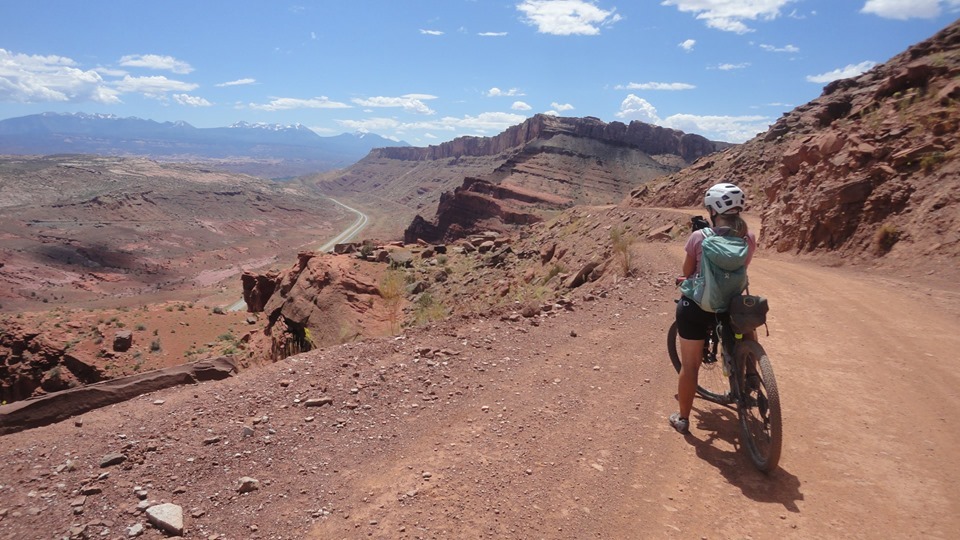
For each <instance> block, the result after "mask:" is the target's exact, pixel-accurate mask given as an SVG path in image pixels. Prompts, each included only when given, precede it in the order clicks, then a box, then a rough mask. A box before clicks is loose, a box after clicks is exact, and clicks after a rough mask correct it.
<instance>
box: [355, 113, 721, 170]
mask: <svg viewBox="0 0 960 540" xmlns="http://www.w3.org/2000/svg"><path fill="white" fill-rule="evenodd" d="M558 134H566V135H571V136H574V137H586V138H590V139H596V140H598V141H603V142H605V143H609V144H614V145H622V146H631V147H634V148H636V149H638V150H640V151H642V152H645V153H647V154H652V155H656V154H675V155H678V156H681V157H683V159H684V160H686V161H693V160H695V159H697V158H699V157H701V156H705V155H707V154H711V153H713V152H716V151H717V150H720V149H722V148H726V147H727V146H729V145H728V144H726V143H718V142H714V141H710V140H709V139H706V138H705V137H702V136H700V135H694V134H690V133H683V132H682V131H676V130H673V129H668V128H664V127H660V126H653V125H650V124H645V123H643V122H638V121H634V122H630V124H624V123H622V122H610V123H609V124H608V123H606V122H603V121H602V120H600V119H598V118H592V117H586V118H563V117H557V116H549V115H544V114H538V115H536V116H534V117H532V118H530V119H528V120H527V121H525V122H523V123H522V124H520V125H517V126H513V127H511V128H508V129H507V130H506V131H504V132H503V133H501V134H499V135H497V136H496V137H459V138H457V139H454V140H452V141H450V142H445V143H442V144H440V145H437V146H428V147H426V148H423V147H420V148H418V147H393V148H378V149H376V150H374V151H373V152H372V153H371V154H372V155H375V156H377V157H387V158H390V159H400V160H412V161H424V160H437V159H446V158H456V157H460V156H490V155H496V154H500V153H502V152H505V151H507V150H509V149H511V148H517V147H520V146H523V145H525V144H527V143H530V142H532V141H534V140H537V139H549V138H551V137H553V136H554V135H558Z"/></svg>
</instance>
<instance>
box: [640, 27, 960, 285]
mask: <svg viewBox="0 0 960 540" xmlns="http://www.w3.org/2000/svg"><path fill="white" fill-rule="evenodd" d="M958 77H960V22H957V23H954V24H953V25H951V26H949V27H947V28H946V29H944V30H943V31H941V32H940V33H938V34H936V35H935V36H934V37H932V38H931V39H929V40H927V41H924V42H922V43H919V44H917V45H915V46H913V47H911V48H910V49H908V50H907V51H906V52H904V53H902V54H900V55H898V56H896V57H894V58H892V59H891V60H890V61H888V62H887V63H885V64H883V65H880V66H877V67H875V68H874V69H872V70H870V71H868V72H867V73H864V74H863V75H860V76H858V77H855V78H851V79H843V80H839V81H834V82H832V83H830V84H828V85H827V86H826V87H825V88H824V90H823V93H822V95H821V96H820V97H819V98H817V99H815V100H813V101H811V102H810V103H808V104H805V105H803V106H800V107H797V108H796V109H794V110H793V111H791V112H789V113H788V114H785V115H784V116H783V117H782V118H780V119H779V120H778V121H777V122H776V123H775V124H774V125H772V126H771V127H770V129H769V130H768V131H767V132H766V133H763V134H761V135H758V136H757V137H756V138H754V139H753V140H751V141H749V142H747V143H745V144H743V145H741V146H739V147H736V148H732V149H728V150H726V151H724V152H722V153H719V154H715V155H712V156H708V157H705V158H701V159H700V160H699V161H698V162H697V163H695V164H694V165H693V166H691V167H689V168H687V169H685V170H684V171H681V172H680V173H677V174H675V175H671V176H669V177H667V178H665V179H663V180H662V181H658V182H656V183H653V184H651V185H648V186H643V187H641V188H638V189H636V190H635V191H634V193H633V204H634V205H637V206H641V205H678V206H686V205H699V204H701V203H700V201H701V197H702V194H703V191H704V189H706V188H707V187H708V186H710V185H711V184H713V183H715V182H718V181H721V180H730V181H735V182H738V183H740V184H742V185H743V186H744V187H745V188H746V189H747V190H748V193H749V194H750V196H751V206H752V209H753V210H754V211H756V212H760V213H761V214H762V215H763V238H762V239H761V241H762V243H763V244H764V245H766V246H771V247H773V248H775V249H776V250H778V251H791V252H833V253H837V254H840V255H842V256H850V255H853V256H857V257H866V258H872V257H874V256H876V255H884V254H886V253H888V252H890V251H893V252H894V253H895V254H896V253H899V255H896V256H898V257H901V258H914V257H922V258H924V259H927V260H929V261H930V262H931V264H930V266H931V267H932V266H934V263H933V261H935V260H941V259H942V260H943V261H945V263H946V262H947V261H951V260H953V259H954V258H955V257H956V256H957V255H960V212H957V204H958V203H960V163H958V161H957V159H956V158H957V156H958V152H960V147H958V145H957V137H956V133H957V130H958V128H960V107H958V100H960V83H958V82H957V78H958Z"/></svg>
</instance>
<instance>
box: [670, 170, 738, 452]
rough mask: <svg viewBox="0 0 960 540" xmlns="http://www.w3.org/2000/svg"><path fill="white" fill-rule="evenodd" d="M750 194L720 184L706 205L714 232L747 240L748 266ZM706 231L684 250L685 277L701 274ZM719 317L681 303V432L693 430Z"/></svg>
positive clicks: (677, 423) (673, 418) (674, 422)
mask: <svg viewBox="0 0 960 540" xmlns="http://www.w3.org/2000/svg"><path fill="white" fill-rule="evenodd" d="M745 202H746V194H745V193H744V192H743V190H741V189H740V188H739V187H737V186H736V185H735V184H730V183H720V184H716V185H714V186H713V187H711V188H710V189H708V190H707V192H706V194H705V195H704V197H703V205H704V206H705V207H706V208H707V211H708V212H709V214H710V222H711V223H712V224H713V227H712V229H713V233H714V234H715V235H717V236H731V235H733V236H739V237H740V238H744V239H745V240H746V241H747V257H746V262H745V263H744V264H745V265H749V264H750V260H751V259H752V258H753V253H754V251H756V249H757V240H756V237H755V236H754V235H753V233H751V232H750V231H749V230H748V229H747V224H746V222H745V221H743V218H742V217H740V212H741V211H742V210H743V208H744V204H745ZM703 239H704V234H703V231H702V230H697V231H694V232H693V233H692V234H691V235H690V238H688V239H687V244H686V246H685V247H684V250H685V251H686V253H687V256H686V258H685V259H684V261H683V275H684V276H685V277H687V278H689V277H693V276H695V275H697V274H698V273H699V272H700V264H701V258H702V255H703V250H702V244H703ZM715 321H716V314H715V313H711V312H708V311H705V310H703V309H702V308H701V307H700V306H699V305H698V304H697V302H696V301H694V300H693V299H692V298H689V297H688V296H686V295H684V296H682V297H681V298H680V301H679V302H678V303H677V331H678V332H677V333H678V334H679V335H680V364H681V367H680V378H679V382H678V383H677V401H679V405H680V411H679V412H676V413H673V414H672V415H670V425H671V426H673V428H674V429H676V430H677V431H678V432H680V433H688V432H689V431H690V420H689V418H690V410H691V409H692V408H693V398H694V395H695V394H696V392H697V377H698V375H699V373H700V362H701V360H702V358H703V343H704V341H705V340H706V338H707V327H708V326H710V325H712V324H715Z"/></svg>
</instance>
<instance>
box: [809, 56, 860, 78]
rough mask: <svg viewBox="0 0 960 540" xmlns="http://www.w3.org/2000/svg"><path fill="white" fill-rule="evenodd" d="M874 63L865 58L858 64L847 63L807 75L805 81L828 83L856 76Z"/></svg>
mask: <svg viewBox="0 0 960 540" xmlns="http://www.w3.org/2000/svg"><path fill="white" fill-rule="evenodd" d="M876 65H877V63H876V62H872V61H870V60H867V61H866V62H860V63H859V64H849V65H846V66H844V67H842V68H837V69H835V70H833V71H828V72H826V73H821V74H819V75H807V81H809V82H812V83H828V82H832V81H835V80H837V79H849V78H850V77H856V76H857V75H860V74H861V73H865V72H867V71H870V70H871V69H873V67H874V66H876Z"/></svg>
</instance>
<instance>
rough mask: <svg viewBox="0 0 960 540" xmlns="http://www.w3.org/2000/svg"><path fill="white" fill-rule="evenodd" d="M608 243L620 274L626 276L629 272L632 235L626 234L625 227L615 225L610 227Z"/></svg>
mask: <svg viewBox="0 0 960 540" xmlns="http://www.w3.org/2000/svg"><path fill="white" fill-rule="evenodd" d="M610 243H611V245H612V247H613V258H614V260H615V261H616V264H617V268H618V269H619V270H620V275H621V276H623V277H627V276H629V275H630V274H631V272H632V270H631V262H632V261H631V260H630V245H631V244H633V237H632V236H631V235H629V234H627V231H626V229H624V228H623V227H620V226H616V227H613V228H611V229H610Z"/></svg>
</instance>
